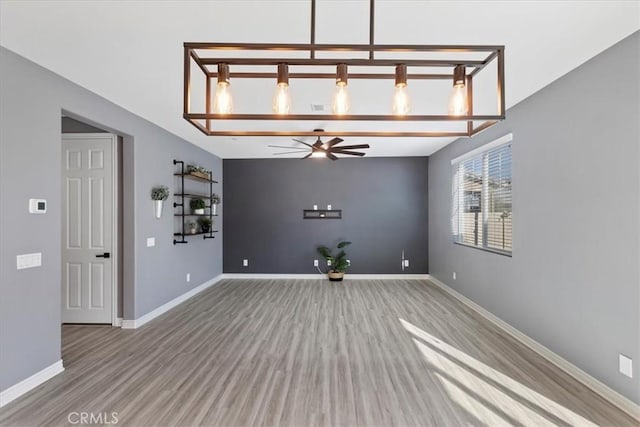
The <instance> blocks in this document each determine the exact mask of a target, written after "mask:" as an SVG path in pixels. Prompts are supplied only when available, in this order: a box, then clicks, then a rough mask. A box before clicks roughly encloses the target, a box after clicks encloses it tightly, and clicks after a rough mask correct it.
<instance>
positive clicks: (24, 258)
mask: <svg viewBox="0 0 640 427" xmlns="http://www.w3.org/2000/svg"><path fill="white" fill-rule="evenodd" d="M41 265H42V253H41V252H35V253H32V254H22V255H18V256H16V268H17V269H18V270H23V269H25V268H33V267H40V266H41Z"/></svg>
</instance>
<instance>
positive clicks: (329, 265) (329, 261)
mask: <svg viewBox="0 0 640 427" xmlns="http://www.w3.org/2000/svg"><path fill="white" fill-rule="evenodd" d="M327 267H331V260H330V259H328V260H327Z"/></svg>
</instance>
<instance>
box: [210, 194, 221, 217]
mask: <svg viewBox="0 0 640 427" xmlns="http://www.w3.org/2000/svg"><path fill="white" fill-rule="evenodd" d="M219 204H220V196H218V195H217V194H216V193H213V194H212V195H211V214H212V215H217V214H218V213H217V211H218V205H219Z"/></svg>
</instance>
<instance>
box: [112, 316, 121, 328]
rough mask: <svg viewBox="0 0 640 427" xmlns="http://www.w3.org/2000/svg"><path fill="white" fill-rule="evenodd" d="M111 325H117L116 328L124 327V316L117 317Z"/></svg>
mask: <svg viewBox="0 0 640 427" xmlns="http://www.w3.org/2000/svg"><path fill="white" fill-rule="evenodd" d="M111 326H113V327H116V328H121V327H122V317H116V320H114V321H113V324H112V325H111Z"/></svg>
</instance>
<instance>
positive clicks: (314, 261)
mask: <svg viewBox="0 0 640 427" xmlns="http://www.w3.org/2000/svg"><path fill="white" fill-rule="evenodd" d="M313 266H314V267H317V266H318V260H317V259H314V260H313Z"/></svg>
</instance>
